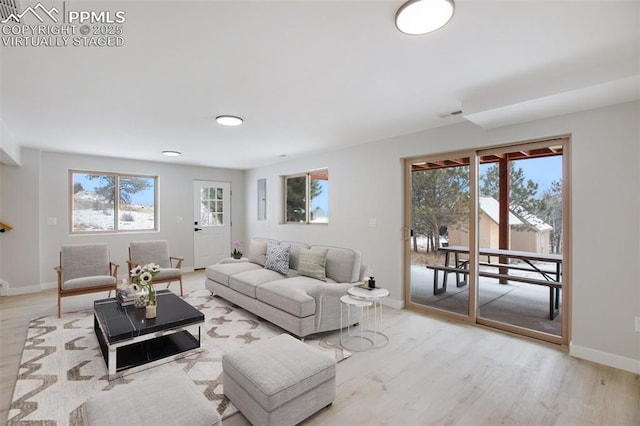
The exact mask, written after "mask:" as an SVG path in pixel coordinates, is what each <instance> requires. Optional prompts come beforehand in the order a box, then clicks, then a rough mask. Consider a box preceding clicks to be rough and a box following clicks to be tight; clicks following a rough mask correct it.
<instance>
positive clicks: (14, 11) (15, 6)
mask: <svg viewBox="0 0 640 426" xmlns="http://www.w3.org/2000/svg"><path fill="white" fill-rule="evenodd" d="M19 13H20V7H19V3H18V0H0V21H5V20H7V19H9V17H11V18H12V19H13V20H14V21H15V22H18V21H16V20H15V17H16V16H18V14H19Z"/></svg>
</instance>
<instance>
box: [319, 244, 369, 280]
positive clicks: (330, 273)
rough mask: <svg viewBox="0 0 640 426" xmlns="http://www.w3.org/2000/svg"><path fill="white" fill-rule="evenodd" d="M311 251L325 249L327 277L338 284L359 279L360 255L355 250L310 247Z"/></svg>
mask: <svg viewBox="0 0 640 426" xmlns="http://www.w3.org/2000/svg"><path fill="white" fill-rule="evenodd" d="M311 248H312V249H321V248H323V249H327V250H328V252H327V263H326V265H325V269H326V274H327V277H329V278H331V279H333V280H335V281H337V282H339V283H355V282H357V281H359V279H360V263H361V261H362V255H361V254H360V252H359V251H357V250H351V249H348V248H342V247H329V246H312V247H311Z"/></svg>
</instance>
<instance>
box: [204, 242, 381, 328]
mask: <svg viewBox="0 0 640 426" xmlns="http://www.w3.org/2000/svg"><path fill="white" fill-rule="evenodd" d="M287 247H288V249H287ZM325 256H326V257H325ZM323 259H324V260H323ZM367 272H368V270H367V267H366V266H364V265H362V263H361V254H360V252H358V251H357V250H352V249H348V248H340V247H329V246H309V245H307V244H305V243H300V242H292V241H283V242H278V241H274V240H267V239H262V238H256V239H253V240H251V243H250V245H249V253H248V259H241V260H239V261H238V260H232V259H225V260H223V261H221V262H220V263H217V264H215V265H211V266H209V267H208V268H207V269H206V272H205V273H206V281H205V286H206V288H207V289H208V290H209V291H211V292H212V293H213V294H216V295H218V296H220V297H222V298H224V299H226V300H228V301H230V302H232V303H234V304H236V305H238V306H240V307H242V308H244V309H246V310H248V311H250V312H252V313H254V314H255V315H257V316H259V317H261V318H264V319H265V320H267V321H269V322H271V323H273V324H275V325H277V326H279V327H281V328H283V329H285V330H287V331H288V332H290V333H292V334H294V335H296V336H298V337H304V336H308V335H310V334H314V333H319V332H323V331H329V330H337V329H339V328H340V326H341V324H340V309H341V302H340V297H342V296H343V295H345V294H347V290H348V289H349V288H350V287H352V286H354V285H356V284H360V283H362V281H363V279H364V277H365V276H366V274H367ZM343 320H344V321H345V323H344V324H343V326H345V327H346V325H347V324H346V316H345V318H344V319H343ZM358 321H359V318H358V317H355V318H354V316H353V315H352V316H351V322H352V323H357V322H358Z"/></svg>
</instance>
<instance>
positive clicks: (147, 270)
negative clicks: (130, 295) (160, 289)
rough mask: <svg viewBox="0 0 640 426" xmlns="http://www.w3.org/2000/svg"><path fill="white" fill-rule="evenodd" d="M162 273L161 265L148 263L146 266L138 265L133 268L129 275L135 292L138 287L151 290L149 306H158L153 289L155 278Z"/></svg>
mask: <svg viewBox="0 0 640 426" xmlns="http://www.w3.org/2000/svg"><path fill="white" fill-rule="evenodd" d="M159 272H160V265H158V264H156V263H147V264H146V265H144V266H140V265H137V266H136V267H135V268H133V269H132V270H131V271H130V272H129V275H130V276H131V285H132V286H133V288H134V290H136V287H138V288H139V287H142V286H144V287H147V290H149V304H150V305H155V304H156V292H155V290H154V288H153V277H155V276H156V275H157V274H158V273H159Z"/></svg>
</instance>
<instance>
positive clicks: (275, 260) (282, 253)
mask: <svg viewBox="0 0 640 426" xmlns="http://www.w3.org/2000/svg"><path fill="white" fill-rule="evenodd" d="M290 250H291V246H290V245H289V244H286V243H281V244H279V243H276V242H275V241H269V243H268V244H267V259H266V261H265V263H264V267H265V268H267V269H271V270H272V271H276V272H280V273H281V274H284V275H286V274H287V273H288V272H289V251H290Z"/></svg>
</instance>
